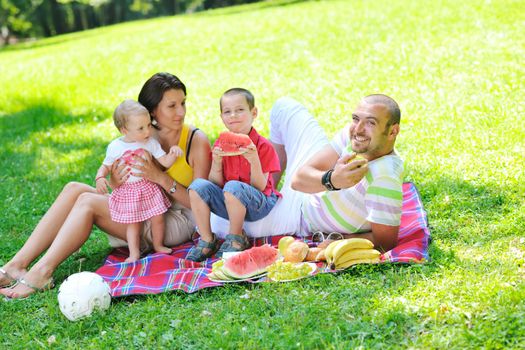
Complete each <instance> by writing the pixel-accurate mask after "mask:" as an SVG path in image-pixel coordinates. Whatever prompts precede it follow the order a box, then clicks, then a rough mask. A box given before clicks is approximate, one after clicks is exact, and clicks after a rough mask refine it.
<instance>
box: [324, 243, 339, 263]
mask: <svg viewBox="0 0 525 350" xmlns="http://www.w3.org/2000/svg"><path fill="white" fill-rule="evenodd" d="M343 241H344V240H338V241H333V242H332V243H330V244H329V245H328V247H326V249H325V250H324V256H325V257H326V262H327V263H328V264H330V263H331V262H332V253H333V251H334V249H335V247H337V246H338V245H339V244H340V243H342V242H343Z"/></svg>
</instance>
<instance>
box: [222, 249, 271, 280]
mask: <svg viewBox="0 0 525 350" xmlns="http://www.w3.org/2000/svg"><path fill="white" fill-rule="evenodd" d="M278 257H279V251H278V250H277V249H275V248H274V247H272V246H271V245H269V244H264V245H262V246H260V247H253V248H250V249H247V250H245V251H243V252H240V253H239V254H237V255H234V256H232V257H231V258H228V259H226V260H225V261H224V265H223V266H222V270H223V272H224V273H226V274H227V275H228V276H231V277H233V278H236V279H244V278H250V277H252V276H256V275H259V274H261V273H263V272H266V270H267V269H268V266H270V265H271V264H273V263H274V262H275V261H276V260H277V258H278Z"/></svg>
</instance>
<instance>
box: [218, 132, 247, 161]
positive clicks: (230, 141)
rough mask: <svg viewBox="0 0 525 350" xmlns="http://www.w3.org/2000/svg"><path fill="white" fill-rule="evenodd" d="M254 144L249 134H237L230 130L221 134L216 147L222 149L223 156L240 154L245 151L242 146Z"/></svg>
mask: <svg viewBox="0 0 525 350" xmlns="http://www.w3.org/2000/svg"><path fill="white" fill-rule="evenodd" d="M251 144H252V140H251V139H250V137H249V136H248V135H244V134H237V133H234V132H230V131H225V132H223V133H221V134H220V135H219V138H218V139H217V143H216V147H218V148H220V149H221V152H219V153H220V155H221V156H238V155H240V154H243V153H245V152H246V151H242V150H241V148H246V147H248V146H249V145H251Z"/></svg>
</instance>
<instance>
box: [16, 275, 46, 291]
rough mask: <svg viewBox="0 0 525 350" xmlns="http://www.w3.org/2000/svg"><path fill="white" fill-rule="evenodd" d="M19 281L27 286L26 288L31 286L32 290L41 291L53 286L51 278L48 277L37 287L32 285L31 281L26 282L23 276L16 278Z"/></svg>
mask: <svg viewBox="0 0 525 350" xmlns="http://www.w3.org/2000/svg"><path fill="white" fill-rule="evenodd" d="M18 282H19V283H21V284H23V285H24V286H26V287H28V288H31V289H32V290H34V291H35V292H42V291H45V290H48V289H51V288H53V286H54V284H53V278H50V279H49V280H48V281H47V282H46V283H45V284H44V285H43V286H42V287H40V288H38V287H35V286H34V285H32V284H31V283H29V282H27V281H26V280H25V279H24V278H20V279H19V280H18Z"/></svg>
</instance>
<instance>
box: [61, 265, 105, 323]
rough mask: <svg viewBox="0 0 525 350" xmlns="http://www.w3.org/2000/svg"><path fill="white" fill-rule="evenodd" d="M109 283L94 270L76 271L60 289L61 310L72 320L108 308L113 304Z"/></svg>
mask: <svg viewBox="0 0 525 350" xmlns="http://www.w3.org/2000/svg"><path fill="white" fill-rule="evenodd" d="M109 292H110V289H109V285H108V284H107V283H106V282H104V280H103V279H102V277H101V276H100V275H97V274H96V273H93V272H79V273H75V274H73V275H71V276H69V277H68V278H66V280H65V281H64V282H63V283H62V285H61V286H60V289H59V290H58V304H59V305H60V311H62V313H63V314H64V316H66V317H67V318H68V319H69V320H70V321H77V320H79V319H81V318H84V317H88V316H90V315H91V314H92V313H93V310H95V309H98V310H101V311H102V310H107V309H108V308H109V304H111V295H110V294H109Z"/></svg>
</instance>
